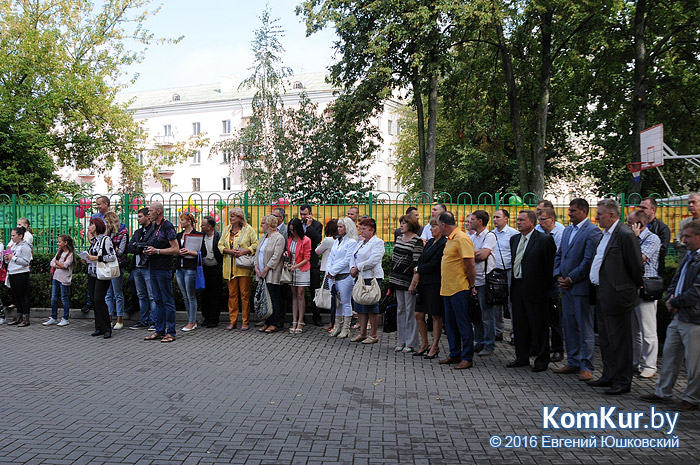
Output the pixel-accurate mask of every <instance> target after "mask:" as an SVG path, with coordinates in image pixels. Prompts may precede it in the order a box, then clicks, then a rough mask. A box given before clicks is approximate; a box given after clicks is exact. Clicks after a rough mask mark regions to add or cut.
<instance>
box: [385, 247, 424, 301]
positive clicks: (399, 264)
mask: <svg viewBox="0 0 700 465" xmlns="http://www.w3.org/2000/svg"><path fill="white" fill-rule="evenodd" d="M422 253H423V239H421V238H420V236H418V235H416V236H414V237H413V238H412V239H411V240H410V241H408V242H406V241H404V240H403V239H402V238H401V237H398V238H396V242H395V243H394V252H393V254H392V255H391V274H390V275H389V284H390V285H391V287H393V288H394V289H398V290H401V291H405V290H407V289H408V286H410V285H411V280H412V279H413V268H415V267H416V266H418V259H419V258H420V256H421V254H422Z"/></svg>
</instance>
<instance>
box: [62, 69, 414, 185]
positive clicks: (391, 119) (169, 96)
mask: <svg viewBox="0 0 700 465" xmlns="http://www.w3.org/2000/svg"><path fill="white" fill-rule="evenodd" d="M238 86H239V82H238V80H236V79H235V78H231V77H225V78H223V79H222V80H221V82H219V83H216V84H204V85H197V86H190V87H182V88H173V89H162V90H154V91H144V92H134V93H122V94H120V96H119V99H120V100H121V101H124V102H129V108H130V110H131V111H132V112H133V116H134V119H135V120H136V121H137V122H138V123H139V125H140V126H141V127H142V128H143V129H144V130H145V131H146V132H147V134H148V135H149V139H148V144H147V150H152V149H155V148H157V147H161V148H168V147H172V146H173V145H174V144H176V143H178V142H185V141H188V140H190V139H191V138H193V137H196V136H198V135H201V136H202V137H203V138H207V139H208V142H207V144H206V145H205V146H204V147H201V148H200V149H198V150H196V151H195V152H193V154H192V156H191V157H189V158H188V159H187V160H186V161H185V162H182V163H178V164H176V165H173V166H166V167H162V168H161V169H160V171H159V175H160V177H162V180H159V179H158V178H156V177H154V176H152V175H147V176H146V178H145V179H144V182H143V191H144V194H155V193H160V192H165V193H167V192H177V193H180V194H188V193H199V194H200V195H203V196H206V195H207V194H213V193H216V194H220V195H222V196H224V197H225V196H227V195H230V194H231V193H235V192H241V191H245V190H246V186H245V183H244V181H243V180H242V176H241V167H240V165H236V164H232V163H231V158H230V154H229V153H221V152H219V153H217V154H214V153H212V152H211V147H212V146H213V145H214V144H215V143H217V142H220V141H223V140H226V139H230V138H231V136H232V134H234V133H236V132H238V131H239V130H240V129H242V128H244V127H245V126H246V125H247V124H248V122H249V121H250V116H251V114H252V108H251V102H252V98H253V91H252V90H241V91H239V90H238ZM285 87H286V91H285V92H284V94H283V95H282V101H283V104H284V106H285V107H286V108H290V107H291V108H298V106H299V97H300V95H301V93H302V92H305V93H306V95H307V96H308V97H309V99H310V100H311V101H312V102H313V103H315V104H318V107H319V111H323V109H324V108H325V107H326V106H327V105H328V104H330V103H331V102H332V101H333V100H334V99H335V97H334V95H333V91H334V89H333V88H332V87H331V86H330V84H328V83H326V80H325V74H323V73H314V74H304V75H299V76H294V77H291V78H289V82H288V84H287V85H286V86H285ZM401 106H402V103H401V102H400V101H399V100H395V99H390V100H387V101H385V103H384V109H383V111H382V113H381V114H379V115H378V117H376V118H373V119H372V121H371V122H372V123H373V124H375V125H376V126H377V128H378V129H379V131H380V133H381V136H382V142H381V144H380V149H379V151H378V152H377V153H376V154H375V158H374V160H373V162H372V165H371V166H370V168H369V170H368V172H367V178H366V180H367V181H370V182H372V184H373V186H374V189H375V190H376V191H383V192H389V193H396V192H398V191H399V186H398V185H397V182H396V176H395V174H394V169H393V167H392V163H393V162H394V156H393V153H394V150H395V149H394V144H395V143H396V142H397V136H398V126H399V125H398V119H399V109H400V107H401ZM61 174H62V176H63V177H64V178H66V179H69V180H73V181H77V182H79V183H86V182H92V183H93V191H94V192H96V193H104V192H109V191H111V190H116V189H114V187H115V186H114V183H115V182H116V180H118V179H119V167H118V166H117V167H115V168H114V170H113V171H112V172H111V173H107V174H105V175H102V174H98V173H96V172H94V171H91V170H88V171H77V172H76V171H72V170H68V169H64V170H62V172H61ZM110 184H111V188H110Z"/></svg>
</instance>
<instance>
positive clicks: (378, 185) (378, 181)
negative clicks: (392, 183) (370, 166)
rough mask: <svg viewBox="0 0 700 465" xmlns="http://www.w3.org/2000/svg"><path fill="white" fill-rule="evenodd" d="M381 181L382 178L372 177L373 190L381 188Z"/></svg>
mask: <svg viewBox="0 0 700 465" xmlns="http://www.w3.org/2000/svg"><path fill="white" fill-rule="evenodd" d="M381 181H382V177H381V176H375V177H374V188H375V189H376V190H380V189H381V188H382V187H381Z"/></svg>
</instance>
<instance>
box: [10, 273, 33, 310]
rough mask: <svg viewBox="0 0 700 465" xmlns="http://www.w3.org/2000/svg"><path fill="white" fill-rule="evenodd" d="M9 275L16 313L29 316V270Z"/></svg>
mask: <svg viewBox="0 0 700 465" xmlns="http://www.w3.org/2000/svg"><path fill="white" fill-rule="evenodd" d="M9 276H10V289H11V290H12V298H13V299H14V301H15V305H16V306H17V314H18V315H27V316H29V271H27V272H26V273H17V274H11V275H9Z"/></svg>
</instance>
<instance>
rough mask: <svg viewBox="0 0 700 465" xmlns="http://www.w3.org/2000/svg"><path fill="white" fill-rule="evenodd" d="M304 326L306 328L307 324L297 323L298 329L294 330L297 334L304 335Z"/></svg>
mask: <svg viewBox="0 0 700 465" xmlns="http://www.w3.org/2000/svg"><path fill="white" fill-rule="evenodd" d="M302 326H306V323H304V322H303V321H297V328H296V329H295V330H294V333H295V334H299V333H303V332H304V330H303V329H302V328H301V327H302Z"/></svg>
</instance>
